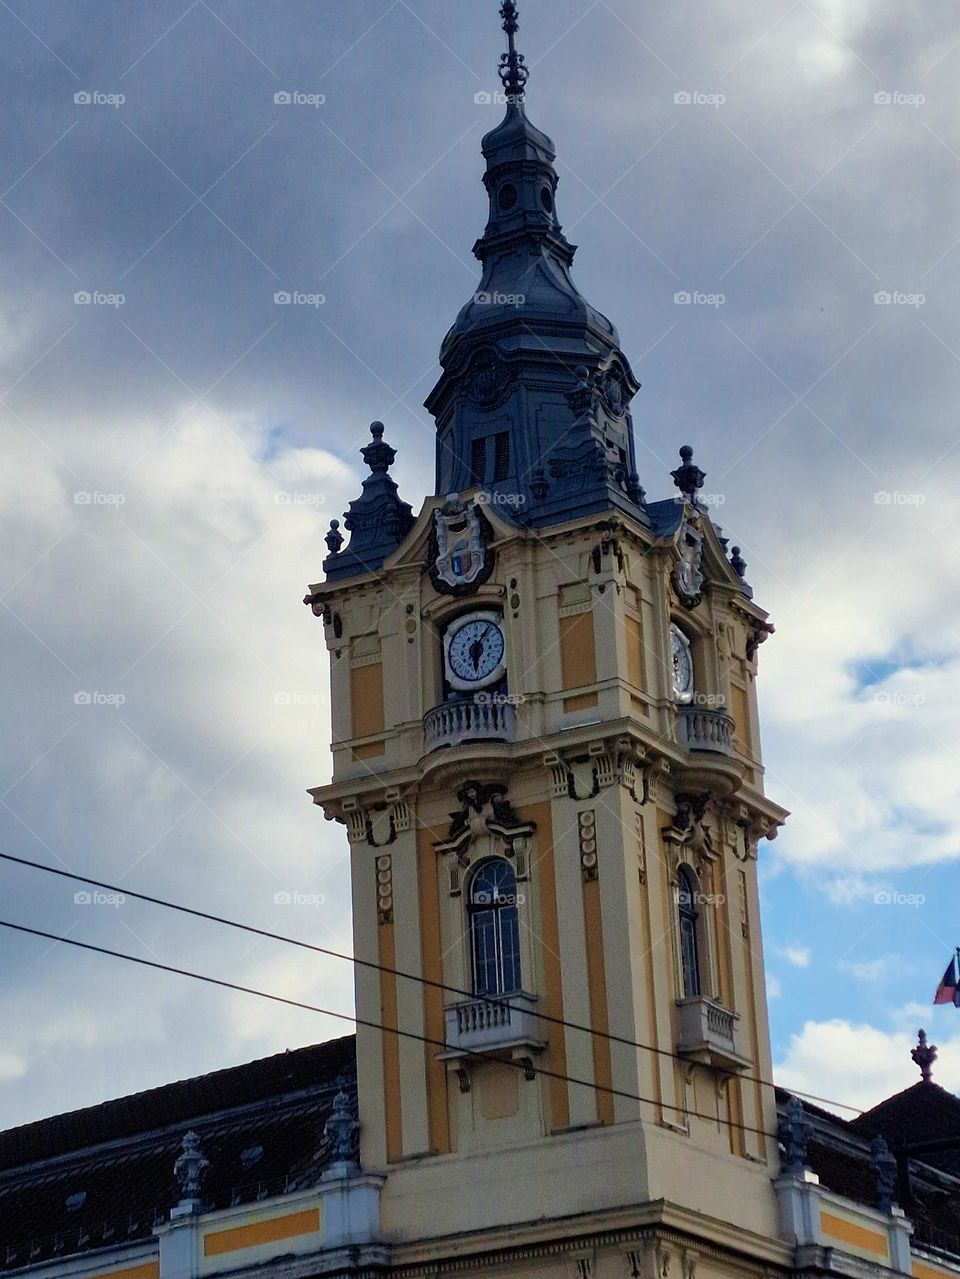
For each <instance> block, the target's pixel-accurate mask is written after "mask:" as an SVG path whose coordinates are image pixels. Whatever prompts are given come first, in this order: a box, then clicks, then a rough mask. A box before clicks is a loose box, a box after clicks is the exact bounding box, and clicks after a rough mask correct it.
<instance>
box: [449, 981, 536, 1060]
mask: <svg viewBox="0 0 960 1279" xmlns="http://www.w3.org/2000/svg"><path fill="white" fill-rule="evenodd" d="M536 1002H537V1001H536V998H535V997H534V996H533V995H524V994H517V995H504V996H503V997H502V1001H501V1000H500V999H499V998H498V999H496V1000H488V999H469V1000H466V1001H465V1002H464V1003H460V1004H450V1005H448V1007H447V1008H446V1009H444V1015H445V1017H446V1041H447V1047H446V1049H445V1050H444V1052H442V1053H440V1054H439V1055H440V1060H441V1061H450V1060H453V1059H455V1058H459V1057H464V1056H467V1055H468V1054H471V1053H478V1052H479V1053H483V1052H492V1053H500V1052H511V1051H512V1050H513V1049H518V1050H522V1051H521V1052H520V1055H521V1056H523V1055H526V1054H529V1053H531V1052H540V1051H541V1050H542V1049H543V1048H545V1047H546V1041H545V1038H544V1034H543V1027H544V1023H543V1021H542V1020H541V1019H540V1018H539V1017H537V1016H535V1015H534V1012H533V1007H534V1004H535V1003H536Z"/></svg>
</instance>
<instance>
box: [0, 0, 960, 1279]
mask: <svg viewBox="0 0 960 1279" xmlns="http://www.w3.org/2000/svg"><path fill="white" fill-rule="evenodd" d="M501 15H502V18H503V23H504V29H505V32H506V35H507V52H506V53H505V54H504V58H503V63H502V67H501V75H502V79H503V83H504V92H505V104H506V110H505V115H504V119H503V121H502V123H501V124H500V125H499V126H498V127H497V128H495V129H494V130H493V131H492V132H490V133H489V134H488V135H487V136H486V137H485V138H484V140H483V157H484V161H485V172H484V185H485V188H486V192H487V197H488V201H489V216H488V221H487V225H486V228H485V230H484V233H483V235H482V236H481V238H480V239H479V240H478V241H477V244H476V246H475V250H474V251H475V253H476V256H477V257H478V259H479V261H480V264H481V277H480V281H479V283H478V287H477V291H476V293H475V294H474V295H473V297H472V298H470V299H469V300H468V301H467V303H466V305H465V306H464V307H463V309H462V310H461V311H460V313H459V315H458V316H457V318H456V320H455V322H454V324H453V327H452V328H451V329H450V331H449V332H448V333H447V335H446V337H445V338H444V340H443V344H442V347H441V355H440V360H441V367H442V373H441V376H440V379H439V381H438V383H437V385H436V387H435V388H434V389H433V391H432V392H431V394H430V396H429V397H428V399H427V402H426V406H427V408H428V410H429V412H430V413H431V414H432V416H433V417H434V419H435V421H436V441H437V444H436V482H435V485H434V489H435V494H434V495H433V496H431V497H428V498H427V500H426V502H425V503H424V505H423V507H422V509H421V510H420V512H419V514H417V515H415V514H414V512H413V510H412V508H411V507H410V506H409V505H408V504H407V503H405V502H404V501H403V500H402V498H401V496H400V494H399V492H398V490H397V486H396V484H395V482H394V481H393V479H392V478H391V476H390V467H391V465H392V464H393V461H394V459H395V452H394V450H393V448H392V447H391V445H390V444H389V443H387V441H386V439H385V438H384V437H385V428H384V426H383V425H382V424H380V423H374V424H373V426H372V427H371V441H370V443H369V444H368V445H367V447H366V448H365V449H364V450H363V457H364V462H365V464H366V466H367V467H368V470H369V474H368V476H367V477H366V479H365V480H364V482H363V488H362V493H361V495H360V496H359V497H358V498H357V500H356V501H354V502H353V503H351V506H350V510H349V512H348V513H347V515H346V518H345V530H346V532H347V533H348V534H349V540H347V539H346V538H345V535H344V531H343V530H342V529H341V527H340V524H339V523H338V522H337V521H333V522H332V524H331V528H330V531H329V533H328V534H327V546H328V550H329V554H328V555H327V557H326V559H325V562H324V566H323V567H324V579H323V580H322V581H321V582H318V583H316V584H314V585H312V586H311V587H310V588H309V591H308V594H307V597H306V602H307V603H308V604H309V605H310V607H311V609H312V611H313V613H314V614H315V615H316V617H317V618H319V619H322V623H323V635H324V639H325V644H326V649H327V653H328V656H329V663H330V669H331V689H332V697H331V702H332V736H333V741H332V750H333V762H334V768H333V779H332V781H331V782H330V784H329V785H326V786H322V787H319V788H317V789H316V790H314V791H313V792H312V796H313V799H314V801H315V803H316V804H317V805H319V806H320V807H321V808H322V809H323V811H324V814H325V815H326V816H327V817H328V818H330V819H332V820H334V821H336V822H339V823H342V825H343V826H344V828H345V832H346V837H347V839H348V840H349V844H350V852H351V876H352V886H353V917H354V935H355V954H356V957H357V961H358V964H357V969H356V973H357V978H356V999H357V1020H358V1027H357V1036H356V1041H355V1043H354V1041H353V1040H352V1039H351V1040H343V1041H334V1042H333V1043H332V1044H327V1045H321V1046H319V1047H318V1048H316V1049H305V1050H301V1051H300V1052H299V1053H291V1054H285V1055H283V1056H281V1057H279V1058H271V1059H269V1060H268V1061H267V1062H261V1063H252V1064H251V1065H249V1066H246V1067H241V1068H238V1070H235V1071H228V1072H221V1073H220V1075H217V1076H209V1077H207V1078H206V1079H204V1080H195V1081H189V1082H188V1083H186V1084H179V1085H171V1086H170V1088H168V1089H161V1090H156V1092H154V1093H149V1094H142V1095H141V1096H140V1097H136V1098H131V1099H127V1100H126V1101H123V1102H115V1103H110V1104H109V1105H108V1106H105V1107H98V1108H95V1110H94V1111H91V1112H81V1113H80V1114H79V1115H73V1116H62V1117H60V1118H59V1119H58V1120H50V1121H45V1124H39V1125H30V1126H29V1127H28V1128H26V1129H22V1130H16V1131H14V1132H12V1133H7V1134H3V1135H0V1249H3V1248H5V1250H6V1251H5V1254H2V1255H0V1260H3V1258H4V1256H5V1261H4V1266H5V1268H6V1269H7V1270H8V1271H9V1272H10V1273H11V1274H17V1275H19V1274H21V1273H23V1274H24V1275H27V1274H29V1275H30V1276H31V1279H33V1276H36V1279H207V1276H214V1275H218V1276H219V1275H226V1274H229V1275H231V1276H241V1275H246V1274H248V1273H251V1274H252V1273H257V1274H260V1273H263V1272H267V1273H269V1275H270V1276H271V1279H274V1277H275V1279H306V1277H307V1276H313V1275H317V1276H320V1275H344V1276H346V1275H392V1274H397V1275H400V1274H403V1275H410V1276H427V1275H430V1276H439V1275H447V1274H451V1275H452V1274H459V1275H464V1276H473V1275H476V1276H480V1275H487V1274H490V1275H497V1274H502V1275H508V1274H509V1275H524V1276H530V1279H538V1277H539V1276H548V1275H550V1276H554V1275H569V1276H571V1277H575V1276H581V1277H583V1279H592V1277H595V1279H614V1276H643V1279H713V1277H714V1276H716V1279H721V1277H725V1276H734V1275H737V1276H756V1279H768V1277H769V1276H771V1275H784V1276H786V1275H788V1274H795V1273H800V1272H803V1273H807V1272H809V1273H811V1274H814V1273H815V1274H844V1275H857V1276H866V1275H871V1276H878V1277H879V1276H881V1275H883V1274H886V1273H889V1272H891V1271H895V1272H897V1273H899V1274H913V1275H915V1276H916V1277H917V1279H941V1276H943V1277H944V1279H945V1277H946V1276H948V1275H956V1274H960V1251H958V1248H960V1245H958V1244H957V1242H956V1240H955V1239H954V1235H953V1234H952V1233H951V1229H950V1227H951V1225H952V1219H951V1218H950V1217H949V1214H948V1213H946V1210H945V1209H944V1207H943V1204H944V1203H945V1202H947V1201H949V1200H950V1199H951V1197H953V1198H954V1199H955V1197H956V1191H957V1189H958V1187H960V1182H958V1181H957V1179H956V1175H955V1170H954V1169H953V1167H952V1165H949V1164H947V1165H946V1166H944V1161H943V1160H942V1159H941V1163H940V1164H937V1163H936V1161H935V1160H934V1161H933V1162H929V1161H925V1159H924V1155H925V1153H926V1154H929V1152H923V1151H919V1152H918V1151H916V1150H914V1151H911V1150H910V1149H909V1139H910V1134H911V1131H912V1125H913V1123H914V1121H913V1119H911V1115H912V1114H913V1110H912V1109H911V1108H912V1107H914V1106H915V1105H920V1106H921V1107H923V1106H926V1107H927V1108H928V1109H929V1108H930V1107H929V1105H928V1103H929V1099H930V1097H931V1096H933V1094H931V1093H930V1092H929V1090H930V1089H935V1088H936V1087H937V1086H936V1085H935V1084H933V1083H932V1080H931V1079H930V1078H929V1065H930V1062H929V1061H927V1065H926V1068H925V1074H924V1078H923V1079H922V1080H921V1084H920V1085H918V1088H920V1090H921V1091H920V1093H919V1094H917V1098H919V1099H920V1100H916V1098H915V1099H914V1101H910V1102H907V1103H904V1104H903V1105H902V1106H901V1107H900V1109H899V1110H897V1111H896V1118H897V1123H896V1124H895V1123H894V1112H892V1111H891V1112H890V1113H889V1114H888V1113H887V1112H884V1113H882V1114H881V1113H880V1110H881V1109H882V1108H878V1112H876V1113H874V1112H871V1115H872V1116H873V1119H872V1120H871V1117H870V1116H869V1115H868V1116H863V1117H862V1119H861V1120H858V1121H856V1123H854V1124H846V1123H844V1122H843V1121H841V1120H838V1119H836V1118H835V1117H833V1116H831V1115H829V1114H828V1113H827V1112H821V1111H816V1110H815V1109H812V1108H807V1109H806V1110H804V1108H803V1107H801V1106H800V1105H799V1103H798V1102H797V1101H796V1100H795V1099H792V1098H789V1097H787V1096H786V1095H783V1094H781V1095H778V1094H777V1092H776V1090H775V1088H774V1086H773V1083H772V1066H771V1060H770V1048H769V1034H768V1027H767V1010H766V1000H765V983H764V971H763V950H762V940H761V932H760V911H759V898H758V883H757V856H758V848H759V847H760V845H761V843H762V841H763V840H765V839H768V838H773V837H774V836H775V834H776V832H777V830H778V828H779V826H780V825H781V824H782V823H783V821H784V820H785V819H786V816H787V815H786V813H785V812H784V810H783V809H782V808H780V807H779V806H778V805H777V804H776V803H775V802H774V801H773V800H771V799H769V798H767V796H766V795H765V794H764V789H763V764H762V759H761V753H760V731H759V723H758V715H757V702H756V679H757V663H758V654H759V651H760V646H761V644H762V643H763V642H764V641H765V640H766V639H767V638H768V636H769V635H770V633H771V632H772V629H773V628H772V626H771V625H770V623H769V620H768V618H767V615H766V613H765V612H764V611H763V609H762V608H761V607H760V606H759V605H758V604H757V603H756V602H755V600H754V599H753V593H752V590H751V588H750V587H749V585H748V584H747V582H746V580H745V576H744V575H745V572H746V565H745V564H744V562H743V559H742V557H741V556H740V553H739V550H738V549H737V548H736V547H733V548H730V547H729V545H728V542H727V539H726V538H725V537H724V536H723V532H722V530H721V529H720V528H719V527H718V526H717V524H716V522H715V521H714V520H713V519H712V518H711V516H710V514H709V507H708V504H707V503H706V502H704V501H703V498H702V494H703V485H704V479H705V476H704V472H703V471H702V470H701V469H700V467H699V465H698V464H697V462H696V461H695V460H694V457H693V453H692V450H690V449H689V448H687V447H683V448H681V449H680V459H679V464H678V466H677V467H676V469H675V470H674V471H673V472H672V473H671V474H670V476H669V477H668V476H666V475H664V476H660V477H657V476H644V477H643V478H644V479H645V480H647V482H649V483H650V484H651V486H654V485H655V486H657V489H658V491H659V492H660V493H661V496H660V497H659V498H656V497H654V496H648V494H647V492H646V491H645V489H644V487H643V485H642V484H641V477H640V476H639V474H638V469H637V463H636V454H635V446H634V437H633V423H632V416H631V406H632V403H633V401H634V397H635V396H636V394H637V392H638V390H639V385H638V382H637V379H636V377H635V375H634V373H633V371H632V370H631V368H630V364H629V361H628V359H627V356H626V355H625V353H624V352H623V351H622V350H621V347H620V342H619V337H618V334H617V330H616V328H615V327H614V325H613V324H612V323H611V322H610V321H609V320H608V319H606V317H605V316H604V315H602V314H601V313H600V312H599V311H597V310H596V309H595V308H594V307H593V306H591V305H590V304H589V303H588V302H587V301H586V300H585V298H584V297H583V296H582V294H581V293H580V292H579V290H578V288H577V287H576V285H575V284H574V282H573V278H572V275H571V264H572V262H573V257H574V248H573V246H572V245H571V244H570V243H569V242H568V241H567V240H566V238H565V237H564V235H563V231H562V227H561V223H560V221H559V215H558V209H557V172H556V168H555V163H554V162H555V159H556V154H555V151H554V147H553V144H552V142H551V141H550V139H549V138H548V137H547V135H546V134H544V133H542V132H541V131H540V130H539V129H537V128H536V127H535V126H534V125H533V124H532V123H531V121H530V119H529V118H528V116H527V112H526V104H525V84H526V79H527V72H526V67H525V64H524V61H523V57H522V55H521V54H520V53H519V52H518V51H517V47H516V38H517V30H518V21H517V11H516V5H515V4H514V3H512V2H511V0H504V3H503V4H502V7H501ZM918 1051H919V1052H920V1053H921V1057H922V1056H923V1053H924V1045H923V1044H921V1045H920V1048H919V1049H918ZM940 1093H943V1090H941V1089H937V1106H941V1109H942V1107H943V1106H946V1107H948V1108H949V1105H950V1102H953V1103H954V1104H955V1105H956V1104H957V1103H956V1100H955V1099H953V1098H951V1097H950V1094H946V1093H943V1097H944V1098H947V1099H949V1100H948V1101H943V1099H942V1098H940V1097H939V1094H940ZM886 1104H887V1103H885V1105H886ZM933 1109H934V1110H936V1109H937V1107H936V1106H934V1107H933ZM925 1113H926V1112H925ZM951 1113H952V1112H951ZM954 1119H956V1130H957V1132H958V1133H960V1118H958V1117H956V1116H954ZM936 1123H937V1125H938V1126H939V1128H940V1131H939V1132H938V1133H937V1134H936V1135H937V1136H938V1137H943V1136H944V1135H946V1134H945V1133H944V1132H943V1129H942V1126H943V1123H944V1118H943V1114H942V1113H941V1112H940V1111H937V1119H936ZM897 1124H899V1127H897ZM871 1125H872V1126H871ZM888 1127H889V1128H890V1143H889V1144H884V1140H883V1138H884V1133H885V1132H886V1130H887V1128H888ZM894 1129H895V1131H894ZM905 1132H906V1135H905ZM891 1147H892V1150H891ZM901 1203H902V1204H903V1205H904V1207H902V1208H901V1207H900V1206H899V1205H900V1204H901ZM908 1213H910V1214H912V1215H908ZM124 1223H126V1224H125V1225H124ZM918 1223H923V1227H922V1230H920V1229H919V1228H918V1229H915V1226H917V1225H918ZM921 1238H922V1239H923V1242H922V1243H921V1242H920V1239H921Z"/></svg>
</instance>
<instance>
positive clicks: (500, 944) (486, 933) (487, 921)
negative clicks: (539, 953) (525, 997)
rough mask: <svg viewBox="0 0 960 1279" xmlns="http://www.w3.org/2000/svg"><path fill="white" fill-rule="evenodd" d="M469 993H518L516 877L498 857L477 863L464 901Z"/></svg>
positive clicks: (518, 936) (518, 925)
mask: <svg viewBox="0 0 960 1279" xmlns="http://www.w3.org/2000/svg"><path fill="white" fill-rule="evenodd" d="M467 910H468V912H469V918H470V951H471V955H472V959H473V991H474V994H476V995H510V994H513V993H514V992H516V991H518V990H520V989H521V982H520V920H519V916H518V914H517V877H516V875H515V874H514V872H513V867H512V866H511V865H510V863H509V862H508V861H505V860H504V859H503V858H502V857H492V858H490V859H489V861H485V862H481V863H480V865H479V866H478V867H477V869H476V872H475V873H474V876H473V878H472V879H471V881H470V891H469V894H468V897H467Z"/></svg>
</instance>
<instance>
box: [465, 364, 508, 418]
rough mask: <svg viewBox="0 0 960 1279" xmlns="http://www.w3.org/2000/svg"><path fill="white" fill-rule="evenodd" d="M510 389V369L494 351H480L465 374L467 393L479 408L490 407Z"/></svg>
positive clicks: (497, 402)
mask: <svg viewBox="0 0 960 1279" xmlns="http://www.w3.org/2000/svg"><path fill="white" fill-rule="evenodd" d="M509 389H510V370H509V368H508V367H507V365H506V364H505V363H504V362H503V360H501V359H500V357H499V356H498V355H497V353H496V352H495V351H481V352H480V353H479V354H478V355H477V357H476V359H475V360H474V362H473V365H472V367H471V369H470V372H469V373H468V375H467V395H468V396H469V397H470V399H471V400H473V402H474V404H477V405H479V406H480V408H484V409H490V408H493V407H494V405H496V404H499V402H500V401H501V400H502V399H504V398H505V396H506V393H507V391H508V390H509Z"/></svg>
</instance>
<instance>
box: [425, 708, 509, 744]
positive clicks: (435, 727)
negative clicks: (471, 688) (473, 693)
mask: <svg viewBox="0 0 960 1279" xmlns="http://www.w3.org/2000/svg"><path fill="white" fill-rule="evenodd" d="M516 723H517V716H516V711H515V709H514V707H513V705H512V704H511V703H510V702H504V701H496V700H494V698H493V697H492V696H491V698H490V700H489V701H484V702H445V703H444V704H443V705H442V706H435V707H434V708H433V710H432V711H427V713H426V715H424V717H423V736H424V748H425V750H426V751H427V752H430V751H435V750H438V749H439V748H440V747H441V746H459V745H460V744H461V743H462V742H512V741H513V739H514V737H515V735H516Z"/></svg>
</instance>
